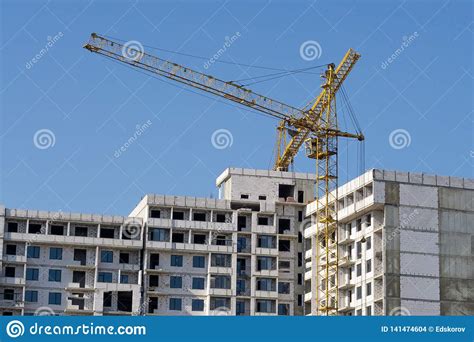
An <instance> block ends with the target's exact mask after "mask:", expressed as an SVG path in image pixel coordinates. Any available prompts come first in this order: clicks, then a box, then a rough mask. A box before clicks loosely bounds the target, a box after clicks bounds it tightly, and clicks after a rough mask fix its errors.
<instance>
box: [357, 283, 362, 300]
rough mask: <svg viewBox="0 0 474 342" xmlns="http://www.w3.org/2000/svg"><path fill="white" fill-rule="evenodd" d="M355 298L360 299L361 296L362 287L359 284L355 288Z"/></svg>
mask: <svg viewBox="0 0 474 342" xmlns="http://www.w3.org/2000/svg"><path fill="white" fill-rule="evenodd" d="M356 298H357V299H361V298H362V287H361V286H358V287H357V288H356Z"/></svg>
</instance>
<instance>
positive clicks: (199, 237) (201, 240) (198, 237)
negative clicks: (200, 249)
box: [193, 234, 206, 245]
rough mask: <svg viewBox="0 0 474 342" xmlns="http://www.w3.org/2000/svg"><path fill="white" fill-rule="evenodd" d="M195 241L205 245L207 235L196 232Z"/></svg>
mask: <svg viewBox="0 0 474 342" xmlns="http://www.w3.org/2000/svg"><path fill="white" fill-rule="evenodd" d="M193 243H195V244H198V245H205V244H206V235H205V234H194V235H193Z"/></svg>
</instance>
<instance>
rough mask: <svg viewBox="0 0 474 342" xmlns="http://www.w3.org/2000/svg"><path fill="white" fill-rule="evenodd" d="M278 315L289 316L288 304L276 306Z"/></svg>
mask: <svg viewBox="0 0 474 342" xmlns="http://www.w3.org/2000/svg"><path fill="white" fill-rule="evenodd" d="M278 314H279V315H280V316H288V315H289V314H290V304H278Z"/></svg>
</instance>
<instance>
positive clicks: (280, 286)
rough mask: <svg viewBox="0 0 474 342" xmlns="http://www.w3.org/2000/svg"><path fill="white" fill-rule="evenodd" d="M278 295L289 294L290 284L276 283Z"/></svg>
mask: <svg viewBox="0 0 474 342" xmlns="http://www.w3.org/2000/svg"><path fill="white" fill-rule="evenodd" d="M278 293H283V294H289V293H290V283H286V282H278Z"/></svg>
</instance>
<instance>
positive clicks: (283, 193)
mask: <svg viewBox="0 0 474 342" xmlns="http://www.w3.org/2000/svg"><path fill="white" fill-rule="evenodd" d="M294 195H295V186H294V185H287V184H279V185H278V197H279V198H281V199H284V200H285V201H287V200H288V199H290V200H291V199H293V200H294Z"/></svg>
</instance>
